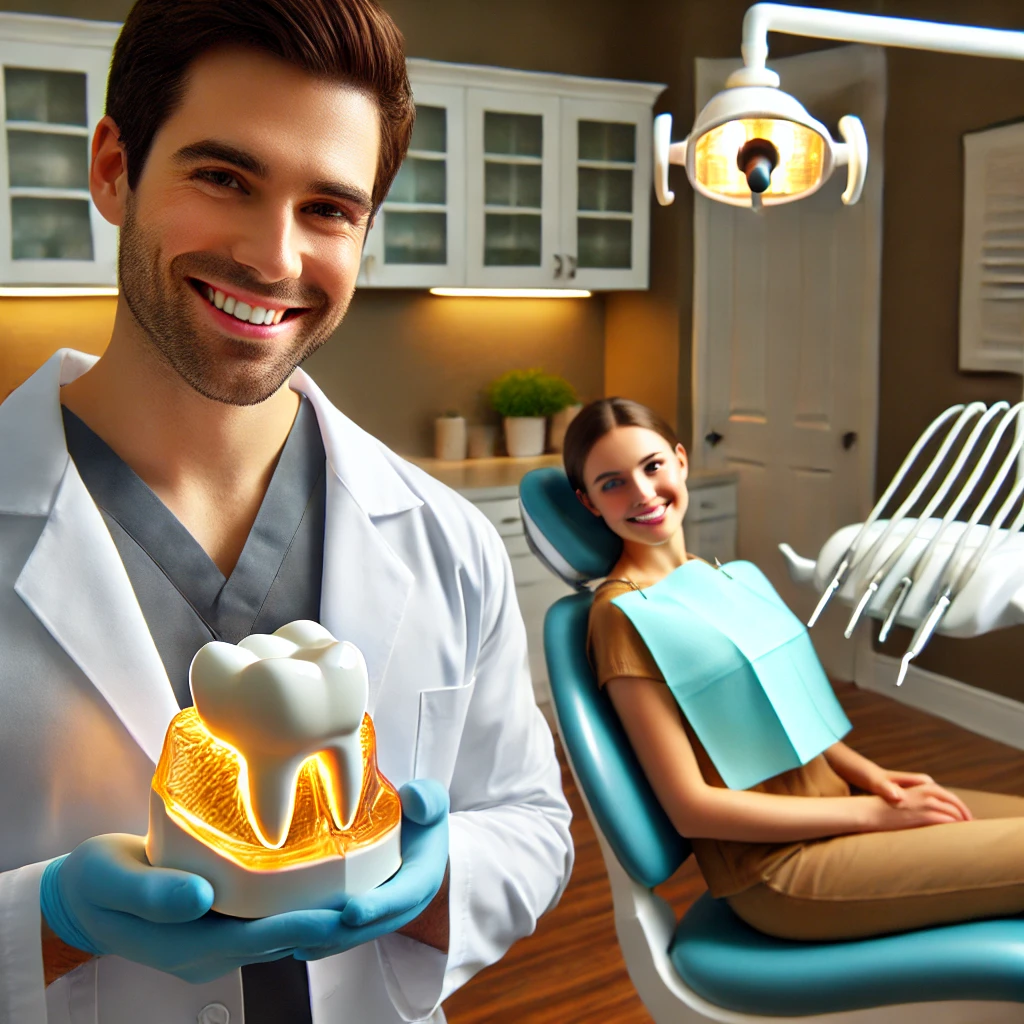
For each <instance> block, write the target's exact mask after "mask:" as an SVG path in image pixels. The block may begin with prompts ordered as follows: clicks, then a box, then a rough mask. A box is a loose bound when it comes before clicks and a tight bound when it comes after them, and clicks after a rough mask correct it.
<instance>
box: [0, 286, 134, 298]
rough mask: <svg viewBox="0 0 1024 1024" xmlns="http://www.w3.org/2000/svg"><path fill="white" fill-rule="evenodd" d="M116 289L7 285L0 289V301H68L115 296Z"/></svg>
mask: <svg viewBox="0 0 1024 1024" xmlns="http://www.w3.org/2000/svg"><path fill="white" fill-rule="evenodd" d="M116 294H117V288H114V287H104V286H100V285H96V286H86V285H82V286H79V287H66V288H62V287H59V286H56V285H54V286H46V287H42V286H40V287H38V288H29V287H25V288H22V287H18V286H16V285H9V286H5V287H0V299H70V298H79V297H82V296H93V295H116Z"/></svg>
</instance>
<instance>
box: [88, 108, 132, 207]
mask: <svg viewBox="0 0 1024 1024" xmlns="http://www.w3.org/2000/svg"><path fill="white" fill-rule="evenodd" d="M89 192H90V194H91V195H92V201H93V202H94V203H95V204H96V209H97V210H99V211H100V213H101V214H102V215H103V217H104V219H105V220H108V221H110V223H111V224H113V225H114V226H115V227H120V226H121V224H122V223H123V222H124V208H125V202H126V201H127V197H128V159H127V156H126V154H125V150H124V146H123V145H122V144H121V132H120V131H119V130H118V127H117V125H116V124H115V123H114V120H113V118H111V117H109V116H106V117H104V118H103V119H102V120H101V121H100V123H99V124H98V125H96V131H95V133H94V134H93V137H92V163H91V164H90V166H89Z"/></svg>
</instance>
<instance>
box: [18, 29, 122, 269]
mask: <svg viewBox="0 0 1024 1024" xmlns="http://www.w3.org/2000/svg"><path fill="white" fill-rule="evenodd" d="M119 30H120V25H116V24H111V23H106V22H96V21H78V20H76V19H71V18H45V17H39V16H34V15H25V14H9V13H2V12H0V112H2V114H3V132H2V133H0V284H20V285H46V284H53V285H71V284H75V285H113V284H115V283H116V271H115V262H116V249H117V233H116V230H115V229H114V228H113V227H112V226H111V225H110V224H108V223H107V222H106V221H105V220H104V219H103V218H102V217H101V216H100V214H99V211H97V209H96V207H95V206H93V204H92V201H91V200H90V198H89V147H90V142H91V140H92V133H93V131H94V129H95V128H96V125H97V123H98V122H99V120H100V118H101V117H102V116H103V104H104V95H105V92H106V84H107V67H108V65H109V63H110V54H111V50H112V49H113V46H114V41H115V40H116V38H117V33H118V31H119Z"/></svg>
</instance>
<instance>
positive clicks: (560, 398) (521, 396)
mask: <svg viewBox="0 0 1024 1024" xmlns="http://www.w3.org/2000/svg"><path fill="white" fill-rule="evenodd" d="M575 398H576V393H575V392H574V391H573V389H572V386H571V385H570V384H569V383H568V381H566V380H563V379H562V378H561V377H555V376H552V375H551V374H547V373H544V372H543V370H538V369H531V370H509V371H508V372H507V373H503V374H502V375H501V376H500V377H498V379H497V380H495V381H494V382H493V383H492V384H491V387H490V401H491V405H492V406H493V408H494V410H495V412H497V413H498V415H499V416H501V417H502V418H503V420H504V424H505V447H506V448H507V449H508V453H509V455H511V456H513V457H515V458H525V457H529V456H534V455H540V454H541V453H542V452H543V451H544V434H545V428H546V427H547V417H548V416H552V415H554V414H555V413H556V412H559V411H560V410H561V409H564V408H565V407H566V406H567V405H568V404H570V403H571V402H573V401H574V400H575Z"/></svg>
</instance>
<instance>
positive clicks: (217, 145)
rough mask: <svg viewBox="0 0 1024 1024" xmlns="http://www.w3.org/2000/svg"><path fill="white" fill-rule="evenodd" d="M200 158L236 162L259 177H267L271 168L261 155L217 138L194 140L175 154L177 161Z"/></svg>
mask: <svg viewBox="0 0 1024 1024" xmlns="http://www.w3.org/2000/svg"><path fill="white" fill-rule="evenodd" d="M199 160H220V161H222V162H224V163H226V164H234V166H235V167H238V168H239V169H241V170H243V171H248V172H249V173H250V174H254V175H255V176H256V177H257V178H267V177H269V176H270V170H269V168H268V167H267V165H266V164H265V163H264V162H263V161H262V160H260V158H259V157H257V156H254V155H253V154H252V153H249V152H247V151H246V150H244V149H239V148H238V147H237V146H232V145H229V144H228V143H227V142H218V141H217V140H216V139H203V140H202V141H201V142H193V143H190V144H189V145H187V146H182V147H181V149H179V150H178V151H177V153H175V154H174V161H175V163H179V164H190V163H196V162H197V161H199Z"/></svg>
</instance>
